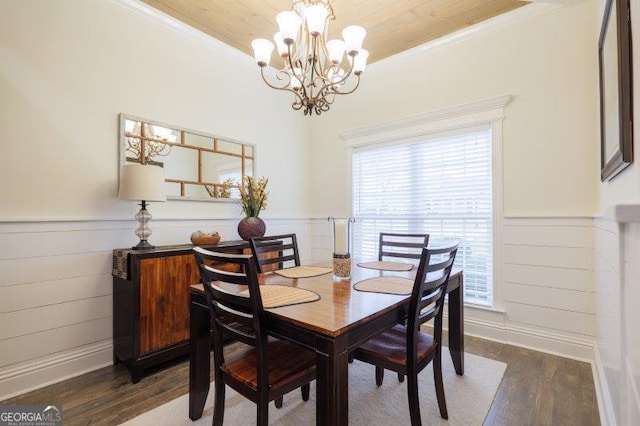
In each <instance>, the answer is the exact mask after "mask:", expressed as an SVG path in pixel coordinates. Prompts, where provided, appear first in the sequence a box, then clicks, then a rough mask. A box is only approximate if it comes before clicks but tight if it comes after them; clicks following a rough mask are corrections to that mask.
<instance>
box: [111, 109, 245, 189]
mask: <svg viewBox="0 0 640 426" xmlns="http://www.w3.org/2000/svg"><path fill="white" fill-rule="evenodd" d="M126 120H130V121H138V122H140V123H144V124H149V125H154V126H161V127H164V128H167V129H171V130H174V131H177V132H178V133H179V134H183V135H184V134H185V133H189V134H192V135H196V136H200V137H204V138H210V139H212V142H213V144H214V146H215V144H216V143H217V142H218V141H221V142H228V143H234V144H238V145H240V146H241V151H242V154H236V153H231V152H225V151H218V150H217V148H215V147H214V148H203V147H197V146H193V148H192V149H194V150H198V152H202V151H204V152H211V153H215V154H219V155H226V156H229V157H236V158H240V159H241V162H242V164H243V165H242V170H243V171H244V161H245V160H246V159H250V160H251V161H252V167H251V174H250V175H244V174H243V175H242V177H243V178H244V176H252V177H255V176H256V157H257V155H256V154H257V152H256V151H257V147H256V146H255V144H252V143H247V142H243V141H239V140H237V139H233V138H228V137H223V136H219V135H214V134H211V133H206V132H200V131H197V130H193V129H188V128H185V127H181V126H175V125H172V124H167V123H163V122H160V121H156V120H149V119H147V118H141V117H137V116H135V115H131V114H125V113H120V114H119V126H118V128H119V130H118V141H119V154H118V155H119V162H118V168H119V173H118V176H119V178H122V168H123V167H122V166H124V165H125V164H128V163H129V162H130V161H129V160H127V159H126V152H127V148H128V147H129V144H128V141H127V138H128V136H127V135H126V130H125V122H126ZM180 139H181V140H180V141H178V142H162V141H159V142H160V143H163V144H167V145H169V146H180V145H186V144H185V143H184V140H185V138H184V137H182V138H180ZM245 146H246V147H251V149H252V152H253V155H245V154H244V151H245V148H244V147H245ZM187 147H191V146H189V145H187ZM152 161H153V160H152ZM165 182H169V183H179V184H181V185H182V186H181V192H182V193H184V184H185V183H184V182H191V181H182V180H179V179H166V178H165ZM187 184H191V185H203V186H204V185H206V184H210V185H211V186H213V190H214V191H217V190H218V188H219V187H220V186H222V182H191V183H187ZM234 187H236V188H237V187H238V185H234V186H232V187H231V188H234ZM207 191H209V190H208V189H207ZM167 199H168V200H179V201H214V202H237V201H238V198H231V197H229V198H225V197H214V196H211V197H190V196H185V195H168V194H167Z"/></svg>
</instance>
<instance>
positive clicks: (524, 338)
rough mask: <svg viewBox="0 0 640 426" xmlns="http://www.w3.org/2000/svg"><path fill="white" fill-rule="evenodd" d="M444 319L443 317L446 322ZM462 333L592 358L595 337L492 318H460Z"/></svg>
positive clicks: (574, 356)
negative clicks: (525, 325) (491, 319)
mask: <svg viewBox="0 0 640 426" xmlns="http://www.w3.org/2000/svg"><path fill="white" fill-rule="evenodd" d="M447 322H448V321H446V320H445V321H444V324H447ZM464 333H465V334H466V335H469V336H474V337H479V338H481V339H485V340H491V341H494V342H499V343H506V344H509V345H514V346H520V347H523V348H527V349H532V350H535V351H539V352H545V353H548V354H552V355H557V356H561V357H564V358H571V359H575V360H578V361H584V362H589V363H591V362H593V348H594V346H595V339H594V340H591V339H580V338H570V337H567V336H565V335H560V334H555V333H552V332H548V331H544V332H543V331H540V330H536V329H532V328H527V327H522V326H515V325H512V324H504V323H501V322H500V323H499V322H493V321H486V320H481V319H475V318H469V317H468V316H466V317H465V319H464Z"/></svg>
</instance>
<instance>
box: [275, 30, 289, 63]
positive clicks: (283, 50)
mask: <svg viewBox="0 0 640 426" xmlns="http://www.w3.org/2000/svg"><path fill="white" fill-rule="evenodd" d="M273 41H275V42H276V48H277V49H278V55H280V56H282V57H287V56H289V49H288V48H287V45H286V44H285V42H284V39H283V38H282V33H280V32H277V33H275V34H274V35H273Z"/></svg>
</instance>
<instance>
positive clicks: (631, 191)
mask: <svg viewBox="0 0 640 426" xmlns="http://www.w3.org/2000/svg"><path fill="white" fill-rule="evenodd" d="M630 3H631V28H632V31H631V34H632V42H631V43H632V48H633V53H632V59H631V62H632V64H633V77H632V80H633V83H634V84H633V103H634V116H633V134H634V144H633V151H634V157H635V158H634V162H633V163H632V164H631V165H630V166H629V167H627V168H626V169H625V170H624V171H623V172H621V173H620V174H619V175H618V176H616V177H615V178H614V179H612V180H611V181H609V182H605V183H600V182H599V181H597V184H596V187H597V189H598V212H599V213H600V214H602V215H603V216H604V217H603V218H602V219H599V220H598V221H597V223H596V259H597V262H596V268H597V297H598V302H597V306H598V309H597V318H598V336H599V337H598V344H597V347H596V367H597V370H598V376H599V387H600V388H599V391H600V393H601V394H602V395H603V398H602V400H603V402H604V407H603V408H604V410H603V411H604V414H605V415H606V418H607V421H608V422H609V423H610V424H620V425H632V424H640V340H639V337H638V336H640V334H639V333H638V329H639V325H640V310H638V307H637V302H638V300H640V270H639V269H638V268H639V266H638V258H640V231H639V230H640V227H639V226H638V224H637V223H628V224H624V223H621V224H619V223H617V222H616V220H615V218H612V217H611V211H612V210H613V209H614V208H615V206H616V205H619V204H639V203H640V164H639V162H640V158H639V156H640V108H639V106H640V84H639V82H640V66H639V65H640V31H639V30H638V29H639V28H640V5H639V4H638V2H637V1H633V0H632V1H631V2H630ZM604 4H605V2H604V0H598V2H597V16H598V19H597V21H596V23H595V25H594V33H595V34H597V35H599V34H600V27H601V24H602V16H603V11H604ZM596 121H598V119H597V118H596ZM597 131H598V132H599V128H598V130H597ZM593 149H594V152H596V153H598V155H599V153H600V139H599V133H598V137H597V139H596V141H595V144H594V148H593ZM599 166H600V165H599V164H598V165H597V166H596V170H594V173H593V174H594V175H596V173H597V172H599V170H600V168H599Z"/></svg>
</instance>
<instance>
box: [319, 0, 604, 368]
mask: <svg viewBox="0 0 640 426" xmlns="http://www.w3.org/2000/svg"><path fill="white" fill-rule="evenodd" d="M594 26H595V7H594V2H593V1H588V2H584V3H581V4H579V5H576V6H564V7H561V6H549V5H543V4H534V5H528V6H525V7H522V8H520V9H518V10H516V11H513V12H510V13H509V14H507V15H504V16H503V17H501V18H499V19H497V20H495V21H494V23H493V24H492V25H489V26H488V27H489V28H491V30H490V31H484V32H480V33H477V34H475V35H474V36H472V37H464V36H463V35H460V36H459V37H457V38H456V37H454V38H455V39H456V40H457V41H454V42H449V43H441V44H439V43H438V42H436V43H432V44H431V47H429V45H427V46H423V47H421V48H418V49H415V50H414V51H412V52H407V53H405V54H401V55H398V56H397V57H394V58H390V59H388V60H386V61H382V62H380V63H376V64H373V65H372V66H370V67H369V69H367V71H366V72H365V75H364V79H363V82H362V83H361V87H360V88H359V89H358V91H357V92H356V93H355V94H354V95H352V96H348V97H344V98H339V99H337V100H336V103H335V104H334V106H333V107H332V109H331V111H329V112H328V113H326V114H323V115H322V116H321V117H319V119H317V120H314V121H313V122H312V123H311V126H312V129H313V131H312V133H311V135H312V136H311V138H312V141H313V143H312V144H311V146H310V152H311V155H312V157H313V158H316V159H317V161H314V162H312V163H311V165H312V169H313V170H312V171H313V173H312V177H311V179H312V180H311V188H312V191H311V192H313V193H314V194H316V196H315V197H314V199H313V200H312V201H311V203H312V210H313V212H314V214H321V215H329V214H332V215H339V214H349V213H350V211H351V202H350V185H349V182H350V177H349V173H350V165H349V164H348V157H347V155H346V153H347V147H346V143H345V141H343V140H342V139H341V138H340V136H339V134H340V133H341V132H344V131H349V130H353V129H359V128H362V127H364V126H367V125H373V124H378V123H381V122H385V121H389V120H394V119H398V118H402V117H407V116H411V115H414V114H419V113H423V112H427V111H438V110H443V109H446V108H447V107H450V106H455V105H462V104H468V103H471V102H474V101H478V100H481V99H488V98H494V97H496V96H499V95H504V94H510V95H513V97H514V98H513V100H512V101H511V102H510V103H509V104H508V105H507V106H506V107H505V110H504V115H505V119H504V121H503V132H502V157H501V158H500V159H499V161H501V163H502V168H503V176H502V181H501V183H502V187H503V193H502V194H498V196H502V199H503V205H502V206H499V207H498V209H497V211H496V212H495V214H496V215H497V216H498V221H497V223H498V225H497V230H496V231H497V237H498V238H497V239H496V241H497V244H499V250H498V255H497V258H496V262H495V263H496V274H495V278H496V282H495V285H496V289H497V294H498V298H497V301H496V307H497V308H498V309H497V311H483V310H474V309H471V308H469V309H467V316H466V318H467V323H468V327H467V331H469V332H471V333H474V334H479V335H482V336H485V337H490V338H493V339H496V340H501V341H508V342H512V343H516V344H520V345H524V346H531V347H534V348H538V349H543V350H546V351H549V352H556V353H560V354H563V355H568V356H573V357H576V358H583V359H591V358H592V356H593V344H594V341H595V336H596V318H595V280H594V278H593V277H594V270H593V269H594V268H593V234H592V215H593V214H594V212H596V209H597V196H596V188H595V182H596V181H595V179H596V177H594V168H595V164H596V161H597V153H596V152H594V150H593V146H594V145H595V143H596V124H595V122H594V120H593V117H594V116H596V114H597V55H596V50H595V48H594V46H595V45H596V40H597V39H596V35H595V34H594V33H593V27H594ZM365 47H366V40H365ZM390 82H391V83H390ZM596 176H597V175H596Z"/></svg>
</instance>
